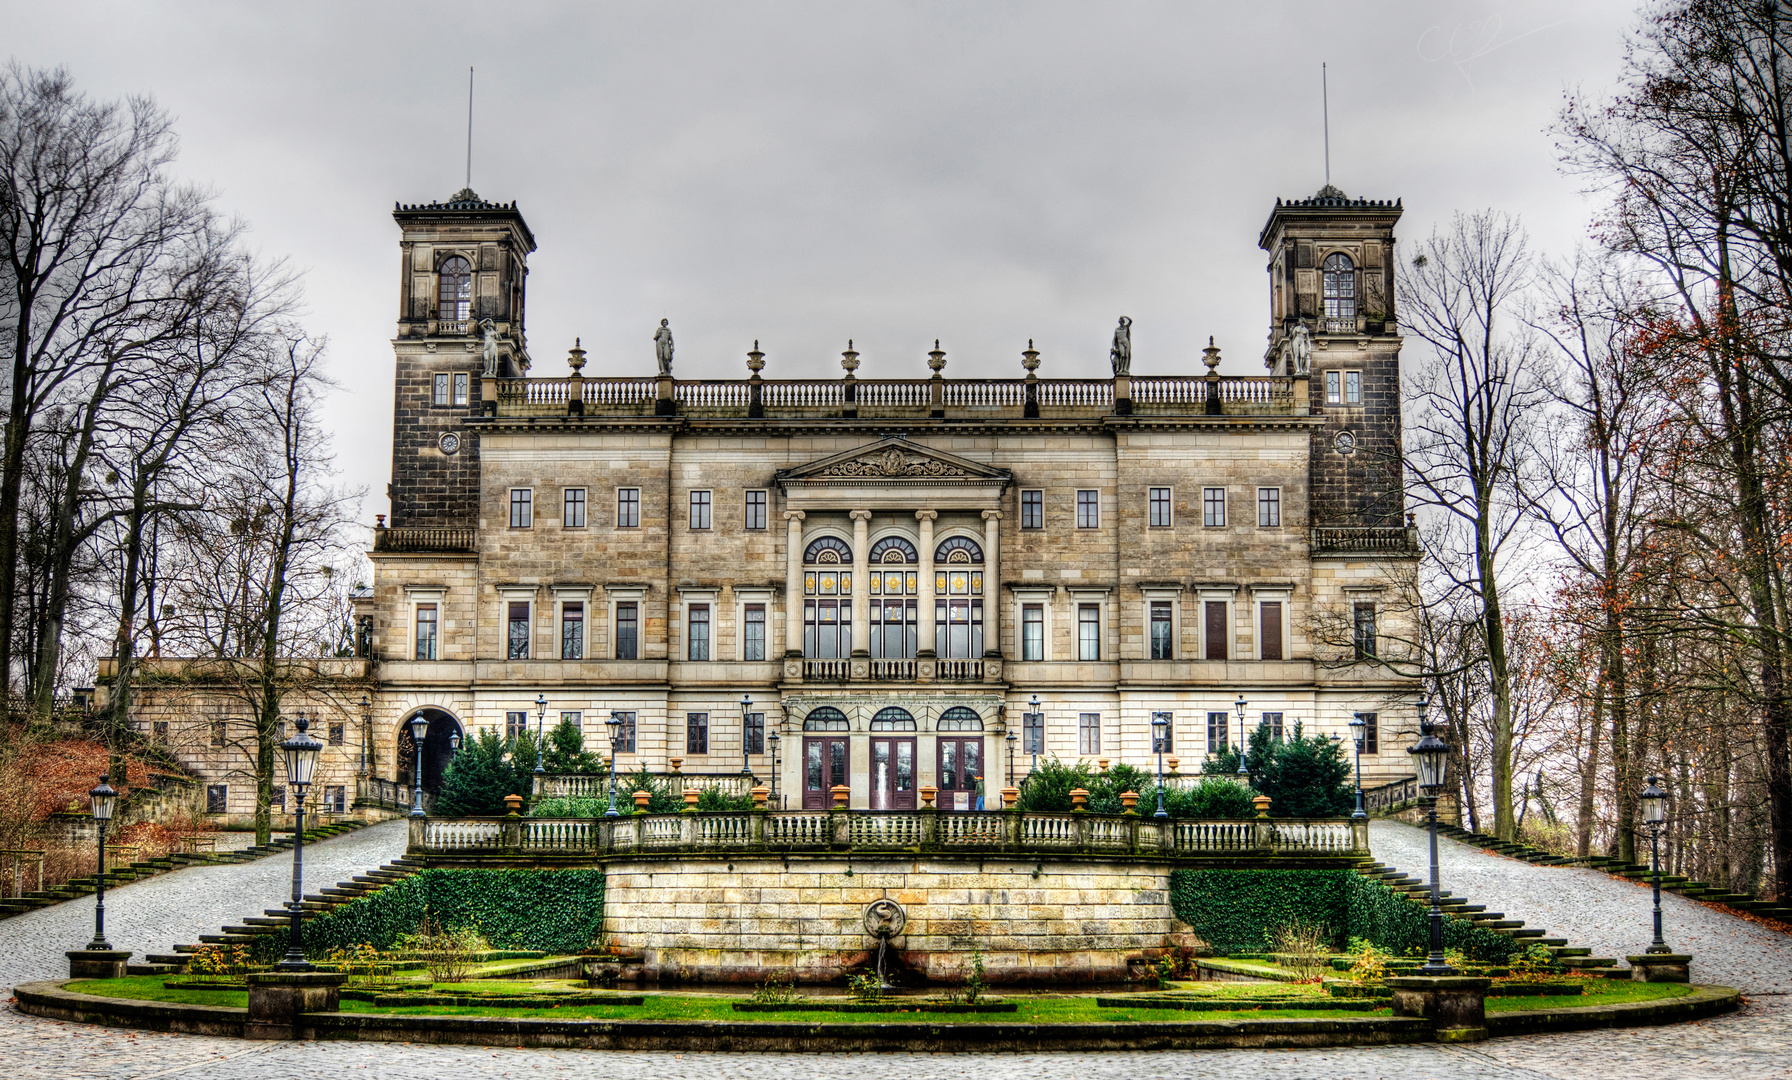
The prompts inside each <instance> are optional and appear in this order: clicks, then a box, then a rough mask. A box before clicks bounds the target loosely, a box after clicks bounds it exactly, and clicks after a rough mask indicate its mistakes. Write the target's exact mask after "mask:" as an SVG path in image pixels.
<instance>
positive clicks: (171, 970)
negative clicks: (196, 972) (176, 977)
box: [124, 963, 179, 975]
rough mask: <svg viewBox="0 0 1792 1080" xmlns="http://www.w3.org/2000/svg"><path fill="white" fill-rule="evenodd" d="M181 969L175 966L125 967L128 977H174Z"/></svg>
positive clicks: (138, 965)
mask: <svg viewBox="0 0 1792 1080" xmlns="http://www.w3.org/2000/svg"><path fill="white" fill-rule="evenodd" d="M178 970H179V969H178V968H176V967H175V966H174V965H173V964H130V963H127V964H125V966H124V973H125V974H126V975H173V974H175V973H176V972H177V971H178Z"/></svg>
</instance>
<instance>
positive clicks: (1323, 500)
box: [1257, 184, 1405, 527]
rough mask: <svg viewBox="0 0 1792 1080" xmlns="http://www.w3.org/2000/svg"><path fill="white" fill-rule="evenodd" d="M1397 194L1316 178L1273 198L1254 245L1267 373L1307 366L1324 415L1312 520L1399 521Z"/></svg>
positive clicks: (1317, 438) (1331, 523)
mask: <svg viewBox="0 0 1792 1080" xmlns="http://www.w3.org/2000/svg"><path fill="white" fill-rule="evenodd" d="M1400 212H1401V209H1400V200H1398V199H1395V200H1393V201H1392V202H1388V201H1377V200H1372V199H1351V198H1348V197H1346V196H1345V194H1344V193H1343V192H1342V191H1339V190H1338V189H1337V188H1335V187H1332V186H1331V185H1330V184H1327V185H1326V186H1325V187H1323V188H1321V189H1320V190H1319V193H1318V194H1316V195H1314V196H1312V197H1311V198H1307V199H1295V200H1290V201H1283V200H1281V199H1277V200H1276V206H1275V209H1274V210H1273V211H1271V213H1270V215H1269V221H1268V222H1267V223H1265V224H1264V226H1263V233H1262V235H1260V236H1259V237H1258V238H1257V244H1258V246H1259V247H1261V248H1262V249H1263V250H1264V251H1266V252H1268V253H1269V293H1270V326H1269V350H1268V351H1267V352H1266V353H1265V354H1264V358H1263V362H1264V366H1266V367H1268V368H1269V369H1270V370H1271V371H1272V372H1273V373H1275V374H1278V375H1298V374H1307V373H1310V374H1311V376H1312V391H1311V401H1312V408H1313V411H1314V412H1315V413H1318V414H1319V415H1322V416H1324V418H1325V423H1324V424H1323V425H1322V426H1320V427H1319V428H1317V429H1315V430H1314V433H1313V442H1312V447H1311V450H1310V453H1311V455H1312V459H1311V464H1312V468H1311V477H1312V481H1311V482H1312V488H1311V492H1310V500H1311V506H1312V521H1311V524H1312V525H1314V526H1320V527H1349V526H1394V525H1400V524H1403V510H1404V506H1405V499H1404V492H1403V486H1402V476H1401V466H1400V333H1399V323H1398V320H1397V319H1396V317H1395V313H1394V223H1395V222H1397V221H1399V220H1400Z"/></svg>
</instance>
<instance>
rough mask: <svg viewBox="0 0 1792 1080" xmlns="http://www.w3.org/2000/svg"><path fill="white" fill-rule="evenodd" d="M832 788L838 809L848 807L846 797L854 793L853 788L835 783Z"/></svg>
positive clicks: (835, 805)
mask: <svg viewBox="0 0 1792 1080" xmlns="http://www.w3.org/2000/svg"><path fill="white" fill-rule="evenodd" d="M830 790H831V791H832V792H833V794H834V808H835V809H837V810H844V809H846V799H847V796H849V795H851V794H852V791H851V789H850V788H848V787H847V786H846V785H845V784H835V785H834V786H833V788H831V789H830Z"/></svg>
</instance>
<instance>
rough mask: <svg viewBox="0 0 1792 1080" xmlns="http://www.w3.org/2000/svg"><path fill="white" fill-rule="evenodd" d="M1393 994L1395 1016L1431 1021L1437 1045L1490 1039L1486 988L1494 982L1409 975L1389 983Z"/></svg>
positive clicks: (1391, 980)
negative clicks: (1415, 1017) (1421, 1018)
mask: <svg viewBox="0 0 1792 1080" xmlns="http://www.w3.org/2000/svg"><path fill="white" fill-rule="evenodd" d="M1387 985H1388V989H1390V990H1392V991H1393V992H1394V1001H1393V1005H1394V1015H1395V1016H1422V1017H1424V1018H1425V1019H1427V1020H1429V1021H1431V1029H1432V1032H1433V1037H1435V1038H1436V1039H1437V1041H1438V1042H1452V1043H1456V1042H1463V1043H1468V1042H1480V1041H1481V1040H1482V1039H1485V1038H1487V988H1488V987H1489V986H1492V985H1493V980H1492V979H1476V978H1470V977H1468V976H1466V975H1443V976H1426V975H1406V976H1397V977H1395V978H1391V979H1389V980H1388V981H1387Z"/></svg>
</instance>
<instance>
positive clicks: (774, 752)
mask: <svg viewBox="0 0 1792 1080" xmlns="http://www.w3.org/2000/svg"><path fill="white" fill-rule="evenodd" d="M782 741H783V736H781V735H779V734H778V729H777V728H773V729H771V730H770V731H768V732H766V733H765V747H766V752H767V753H769V754H770V755H771V757H772V787H771V790H770V791H768V792H766V797H767V798H768V799H770V800H771V801H772V802H777V801H778V744H779V743H780V742H782Z"/></svg>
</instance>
